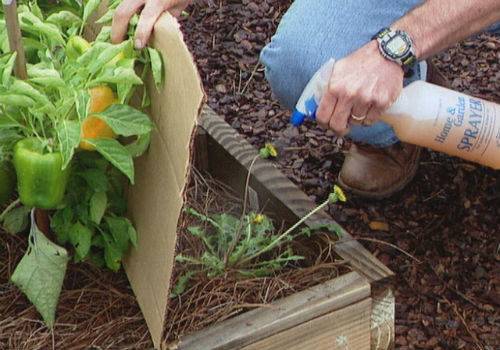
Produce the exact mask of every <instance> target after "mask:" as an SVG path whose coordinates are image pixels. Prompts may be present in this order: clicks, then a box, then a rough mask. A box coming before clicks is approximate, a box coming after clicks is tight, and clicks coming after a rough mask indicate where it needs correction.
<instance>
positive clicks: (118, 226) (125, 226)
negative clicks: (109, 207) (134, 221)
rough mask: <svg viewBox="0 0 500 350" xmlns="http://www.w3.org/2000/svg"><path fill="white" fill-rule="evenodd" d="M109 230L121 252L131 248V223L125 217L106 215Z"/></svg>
mask: <svg viewBox="0 0 500 350" xmlns="http://www.w3.org/2000/svg"><path fill="white" fill-rule="evenodd" d="M105 220H106V223H107V224H108V227H109V231H110V232H111V236H112V237H113V240H114V243H115V246H116V247H117V248H118V249H119V250H120V252H122V253H125V252H126V251H127V250H128V248H129V246H130V245H129V240H130V237H129V226H130V225H129V223H128V222H127V220H126V219H125V218H114V217H106V219H105Z"/></svg>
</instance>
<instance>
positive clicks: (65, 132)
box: [57, 120, 81, 169]
mask: <svg viewBox="0 0 500 350" xmlns="http://www.w3.org/2000/svg"><path fill="white" fill-rule="evenodd" d="M80 135H81V131H80V123H79V122H77V121H75V120H64V121H62V123H61V124H59V128H58V129H57V137H58V139H59V146H60V148H61V155H62V158H63V169H66V167H67V166H68V165H69V163H70V161H71V159H72V158H73V154H74V152H75V148H76V147H78V145H79V144H80V138H81V136H80Z"/></svg>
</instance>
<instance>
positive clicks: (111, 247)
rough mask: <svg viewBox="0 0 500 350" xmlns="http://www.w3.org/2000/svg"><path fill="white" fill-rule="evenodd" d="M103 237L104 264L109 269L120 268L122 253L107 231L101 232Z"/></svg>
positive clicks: (115, 269)
mask: <svg viewBox="0 0 500 350" xmlns="http://www.w3.org/2000/svg"><path fill="white" fill-rule="evenodd" d="M102 235H103V237H104V260H105V261H106V266H107V267H108V269H110V270H111V271H115V272H116V271H118V270H120V267H121V263H122V257H123V253H122V252H121V251H120V249H118V247H117V246H116V243H114V241H113V239H112V238H111V236H110V235H109V234H107V233H102Z"/></svg>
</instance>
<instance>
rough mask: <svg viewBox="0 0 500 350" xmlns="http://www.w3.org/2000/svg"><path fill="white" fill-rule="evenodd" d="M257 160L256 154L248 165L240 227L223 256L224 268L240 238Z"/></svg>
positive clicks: (258, 156)
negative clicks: (251, 179) (251, 178)
mask: <svg viewBox="0 0 500 350" xmlns="http://www.w3.org/2000/svg"><path fill="white" fill-rule="evenodd" d="M259 158H260V155H258V154H257V155H256V156H255V157H254V158H253V160H252V162H251V163H250V167H249V168H248V174H247V179H246V182H245V195H244V198H243V210H242V213H241V218H240V225H239V227H238V230H237V231H236V235H235V237H234V239H233V241H232V242H231V245H230V246H229V248H228V250H227V252H226V254H224V267H227V263H228V260H229V257H230V256H231V254H232V253H233V250H234V248H236V245H237V244H238V241H239V240H240V238H241V230H242V229H243V225H244V221H245V214H246V211H247V200H248V188H249V187H250V177H251V176H252V169H253V167H254V165H255V162H256V161H257V159H259ZM248 225H249V226H250V225H251V223H250V222H249V223H248Z"/></svg>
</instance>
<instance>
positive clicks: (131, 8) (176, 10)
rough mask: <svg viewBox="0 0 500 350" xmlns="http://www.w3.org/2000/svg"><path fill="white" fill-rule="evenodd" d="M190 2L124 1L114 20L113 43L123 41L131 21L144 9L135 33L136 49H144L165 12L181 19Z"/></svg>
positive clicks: (176, 0)
mask: <svg viewBox="0 0 500 350" xmlns="http://www.w3.org/2000/svg"><path fill="white" fill-rule="evenodd" d="M190 2H191V1H190V0H124V1H123V2H122V3H121V4H120V5H119V6H118V8H117V9H116V12H115V16H114V18H113V26H112V28H111V41H112V42H113V43H119V42H121V41H123V39H124V38H125V35H126V34H127V29H128V24H129V22H130V19H131V18H132V16H133V15H134V14H136V13H138V12H139V11H140V10H141V8H142V11H141V16H140V19H139V23H138V24H137V29H136V32H135V47H136V48H137V49H142V48H144V46H146V44H147V42H148V41H149V38H150V36H151V33H152V32H153V28H154V25H155V23H156V21H157V20H158V18H160V16H161V15H162V14H163V13H164V12H165V11H168V12H170V13H171V14H172V15H173V16H175V17H179V16H180V15H181V13H182V11H184V9H185V8H186V7H187V6H188V5H189V3H190Z"/></svg>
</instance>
